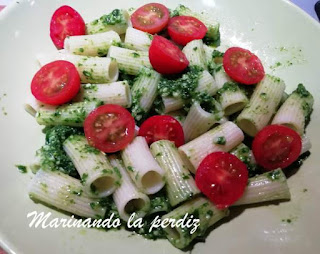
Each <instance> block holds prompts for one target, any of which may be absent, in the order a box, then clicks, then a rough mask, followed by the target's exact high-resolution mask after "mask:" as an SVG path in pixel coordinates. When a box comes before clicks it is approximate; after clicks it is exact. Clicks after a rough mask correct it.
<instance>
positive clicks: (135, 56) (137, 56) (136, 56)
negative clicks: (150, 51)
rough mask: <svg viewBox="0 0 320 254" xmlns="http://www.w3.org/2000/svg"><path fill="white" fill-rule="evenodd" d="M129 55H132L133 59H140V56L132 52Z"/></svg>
mask: <svg viewBox="0 0 320 254" xmlns="http://www.w3.org/2000/svg"><path fill="white" fill-rule="evenodd" d="M131 55H132V56H133V57H134V58H139V57H140V54H138V53H137V52H132V53H131Z"/></svg>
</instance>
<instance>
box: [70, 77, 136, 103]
mask: <svg viewBox="0 0 320 254" xmlns="http://www.w3.org/2000/svg"><path fill="white" fill-rule="evenodd" d="M84 100H85V101H86V100H88V101H91V100H98V101H102V102H103V103H104V104H116V105H120V106H122V107H125V108H129V107H131V103H132V97H131V91H130V87H129V84H128V82H127V81H118V82H112V83H109V84H83V85H82V86H81V89H80V91H79V93H78V95H77V96H76V98H74V101H84Z"/></svg>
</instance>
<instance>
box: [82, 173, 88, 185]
mask: <svg viewBox="0 0 320 254" xmlns="http://www.w3.org/2000/svg"><path fill="white" fill-rule="evenodd" d="M88 176H89V175H88V174H87V173H83V174H82V176H81V183H82V184H85V183H86V181H87V179H88Z"/></svg>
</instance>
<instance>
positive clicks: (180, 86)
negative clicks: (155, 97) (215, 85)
mask: <svg viewBox="0 0 320 254" xmlns="http://www.w3.org/2000/svg"><path fill="white" fill-rule="evenodd" d="M201 71H202V70H201ZM201 71H200V70H199V69H197V68H194V69H192V70H190V71H189V72H187V73H185V74H183V75H182V77H181V78H178V79H167V78H164V77H163V78H161V80H160V82H159V85H158V91H159V94H160V95H161V96H162V97H166V96H171V97H177V98H181V99H183V100H188V99H190V98H191V97H192V96H193V93H194V91H195V89H196V87H197V86H198V82H199V78H200V74H201Z"/></svg>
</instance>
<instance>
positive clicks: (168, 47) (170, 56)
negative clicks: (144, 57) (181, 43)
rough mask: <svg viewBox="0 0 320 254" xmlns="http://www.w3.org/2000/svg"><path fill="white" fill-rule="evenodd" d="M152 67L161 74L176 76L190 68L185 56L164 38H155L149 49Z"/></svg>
mask: <svg viewBox="0 0 320 254" xmlns="http://www.w3.org/2000/svg"><path fill="white" fill-rule="evenodd" d="M149 59H150V63H151V65H152V67H153V68H154V69H155V70H156V71H157V72H159V73H161V74H176V73H180V72H182V71H183V70H184V69H185V68H187V67H188V65H189V61H188V59H187V58H186V56H185V54H184V53H183V52H182V51H181V50H180V49H179V48H178V47H177V46H176V45H174V44H173V43H172V42H171V41H169V40H167V39H166V38H164V37H162V36H157V35H156V36H155V37H154V38H153V40H152V43H151V46H150V48H149Z"/></svg>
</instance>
